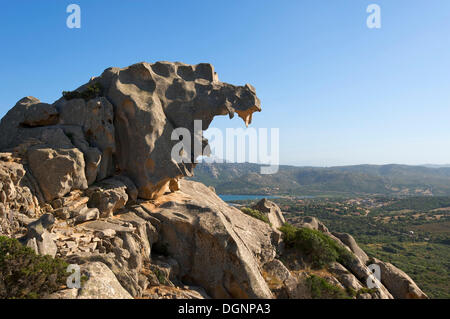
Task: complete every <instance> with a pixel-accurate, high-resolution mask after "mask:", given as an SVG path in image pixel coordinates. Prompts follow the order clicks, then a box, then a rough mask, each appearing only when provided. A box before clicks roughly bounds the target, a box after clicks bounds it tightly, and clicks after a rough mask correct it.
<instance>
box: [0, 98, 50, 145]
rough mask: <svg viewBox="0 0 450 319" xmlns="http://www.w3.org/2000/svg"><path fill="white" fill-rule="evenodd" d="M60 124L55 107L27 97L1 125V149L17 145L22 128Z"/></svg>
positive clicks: (18, 103)
mask: <svg viewBox="0 0 450 319" xmlns="http://www.w3.org/2000/svg"><path fill="white" fill-rule="evenodd" d="M57 122H58V111H57V110H56V109H55V107H54V106H53V105H50V104H46V103H41V102H40V101H39V100H38V99H37V98H35V97H32V96H27V97H24V98H23V99H21V100H20V101H19V102H17V104H16V105H15V106H14V107H13V108H12V109H11V110H9V111H8V113H6V115H5V116H4V117H3V118H2V120H1V123H0V149H4V148H7V147H10V146H14V145H12V144H14V143H15V139H16V135H17V132H18V131H19V130H20V129H21V128H24V127H25V128H26V127H36V126H46V125H53V124H56V123H57Z"/></svg>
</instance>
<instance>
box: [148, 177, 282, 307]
mask: <svg viewBox="0 0 450 319" xmlns="http://www.w3.org/2000/svg"><path fill="white" fill-rule="evenodd" d="M180 184H181V185H180V191H179V192H178V193H175V194H174V195H173V196H172V197H169V198H166V199H165V200H166V202H164V203H163V204H161V205H160V206H159V207H158V209H157V211H155V212H154V213H152V216H154V217H156V218H157V219H159V220H160V222H161V223H160V226H159V227H160V230H159V234H160V241H161V242H162V243H164V244H165V245H167V250H168V252H169V254H170V255H171V256H173V257H174V258H175V259H176V260H177V261H178V262H179V264H180V269H181V273H180V278H181V279H182V280H183V281H186V282H192V283H194V284H196V285H200V286H202V287H203V288H205V290H206V291H207V293H208V294H209V295H210V296H211V297H213V298H271V297H272V293H271V292H270V290H269V288H268V286H267V283H266V282H265V281H264V279H263V277H262V276H261V273H260V270H259V269H260V267H261V266H262V265H263V264H265V263H266V262H269V261H271V260H273V259H274V257H275V254H276V247H277V244H278V241H279V239H280V234H279V233H277V232H275V231H274V230H272V229H271V228H270V226H269V225H268V224H266V223H264V222H261V221H259V220H257V219H255V218H252V217H249V216H247V215H245V214H243V213H242V212H241V211H239V210H238V209H236V208H234V207H230V206H228V205H227V204H226V203H224V202H223V201H222V200H221V199H220V198H219V197H218V196H217V195H216V194H215V193H214V192H212V191H211V190H210V189H209V188H208V187H206V186H205V185H203V184H200V183H196V182H191V181H184V180H182V181H181V183H180ZM175 195H176V196H175Z"/></svg>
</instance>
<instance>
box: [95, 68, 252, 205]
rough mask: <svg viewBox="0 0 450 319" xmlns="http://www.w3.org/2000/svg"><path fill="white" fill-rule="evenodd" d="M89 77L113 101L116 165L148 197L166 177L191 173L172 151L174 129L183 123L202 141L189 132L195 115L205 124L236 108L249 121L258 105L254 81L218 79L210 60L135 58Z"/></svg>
mask: <svg viewBox="0 0 450 319" xmlns="http://www.w3.org/2000/svg"><path fill="white" fill-rule="evenodd" d="M94 81H98V82H99V83H101V85H102V86H103V87H104V88H105V96H106V97H107V99H108V100H109V101H110V102H111V103H112V104H113V105H114V113H115V118H114V127H115V130H116V137H117V138H116V149H117V165H118V167H119V169H120V170H121V171H124V172H126V174H127V175H128V176H129V177H130V178H131V179H132V180H133V182H134V183H135V184H136V186H137V188H138V190H139V196H140V197H142V198H147V199H149V198H150V199H151V198H155V196H157V195H160V194H161V193H163V192H164V191H165V190H166V189H167V187H168V184H169V182H170V180H171V179H173V178H178V177H181V176H186V175H188V176H189V175H191V174H192V169H193V165H192V164H190V163H177V162H176V161H174V159H173V158H172V156H171V151H172V148H173V147H174V145H175V144H177V143H178V142H179V140H178V139H177V140H172V139H171V135H172V133H173V130H174V129H176V128H186V129H187V130H188V131H189V132H190V134H191V137H192V142H194V141H197V142H198V143H200V144H199V145H201V146H202V145H203V147H205V146H206V143H207V142H206V140H203V139H202V137H201V136H200V134H199V133H200V132H194V120H196V119H198V120H202V125H201V128H202V129H203V130H205V129H207V128H208V126H209V124H210V123H211V121H212V119H213V118H214V116H216V115H226V114H229V115H230V117H232V116H233V115H234V112H237V113H238V115H239V116H241V117H242V118H243V119H244V121H246V123H247V124H248V123H249V122H251V115H252V113H253V112H255V111H260V101H259V99H258V98H257V97H256V94H255V90H254V88H253V87H251V86H250V85H246V86H243V87H239V86H233V85H230V84H226V83H222V82H220V81H219V80H218V77H217V75H216V73H215V72H214V69H213V67H212V66H211V65H210V64H198V65H186V64H183V63H170V62H157V63H154V64H148V63H138V64H135V65H132V66H130V67H127V68H123V69H118V68H110V69H107V70H105V72H104V73H103V74H102V75H101V76H100V77H99V78H96V79H94ZM131 142H132V143H131ZM192 145H194V144H192ZM200 151H201V150H200ZM198 152H199V151H197V154H195V153H194V150H192V152H191V153H190V154H186V159H188V160H192V159H195V158H196V157H197V156H199V155H200V154H199V153H198Z"/></svg>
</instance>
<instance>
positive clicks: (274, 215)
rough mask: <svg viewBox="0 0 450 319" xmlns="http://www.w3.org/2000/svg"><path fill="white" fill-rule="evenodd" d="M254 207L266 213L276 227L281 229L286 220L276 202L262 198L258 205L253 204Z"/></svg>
mask: <svg viewBox="0 0 450 319" xmlns="http://www.w3.org/2000/svg"><path fill="white" fill-rule="evenodd" d="M252 208H253V209H256V210H259V211H260V212H262V213H263V214H265V215H266V216H267V218H268V219H269V222H270V223H271V224H272V227H273V228H274V229H279V228H280V227H281V226H283V225H284V223H285V222H286V221H285V220H284V217H283V213H282V212H281V209H280V208H279V207H278V206H277V205H276V204H275V203H274V202H271V201H269V200H267V199H266V198H263V199H261V200H260V201H259V202H258V203H256V205H254V206H252Z"/></svg>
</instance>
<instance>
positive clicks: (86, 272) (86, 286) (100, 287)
mask: <svg viewBox="0 0 450 319" xmlns="http://www.w3.org/2000/svg"><path fill="white" fill-rule="evenodd" d="M80 270H81V275H82V276H85V278H87V280H86V281H84V282H82V284H81V287H80V288H71V289H64V290H60V291H57V292H55V293H53V294H51V295H50V296H49V297H48V299H133V297H132V296H131V295H130V294H129V293H128V292H127V291H126V290H125V289H124V288H123V287H122V286H121V285H120V283H119V281H118V280H117V278H116V276H115V275H114V273H113V272H112V271H111V269H109V268H108V267H107V266H106V265H105V264H104V263H101V262H98V261H97V262H91V263H86V264H83V265H81V266H80Z"/></svg>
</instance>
